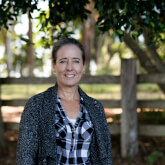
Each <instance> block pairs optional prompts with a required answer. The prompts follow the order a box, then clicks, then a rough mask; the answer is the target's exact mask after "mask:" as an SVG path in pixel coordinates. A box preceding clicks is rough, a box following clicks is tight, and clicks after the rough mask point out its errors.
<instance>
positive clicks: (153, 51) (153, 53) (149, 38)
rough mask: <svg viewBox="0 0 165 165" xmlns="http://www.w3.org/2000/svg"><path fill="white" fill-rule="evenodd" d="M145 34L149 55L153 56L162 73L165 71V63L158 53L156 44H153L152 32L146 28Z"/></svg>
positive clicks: (152, 58)
mask: <svg viewBox="0 0 165 165" xmlns="http://www.w3.org/2000/svg"><path fill="white" fill-rule="evenodd" d="M143 36H144V38H145V45H146V48H147V54H148V56H149V57H150V58H151V60H152V61H153V63H154V65H155V66H156V68H157V69H158V71H159V72H161V73H165V64H164V62H163V60H161V58H160V56H159V54H158V53H157V51H156V46H155V44H154V43H152V44H151V41H152V40H153V35H152V32H149V31H148V30H145V32H144V34H143Z"/></svg>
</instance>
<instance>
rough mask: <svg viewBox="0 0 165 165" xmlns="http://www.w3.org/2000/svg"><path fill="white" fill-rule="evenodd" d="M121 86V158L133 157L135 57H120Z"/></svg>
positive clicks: (135, 147) (135, 142)
mask: <svg viewBox="0 0 165 165" xmlns="http://www.w3.org/2000/svg"><path fill="white" fill-rule="evenodd" d="M121 87H122V100H121V107H122V115H121V154H122V157H123V158H125V157H135V156H136V155H137V154H138V121H137V111H136V109H137V100H136V59H122V61H121Z"/></svg>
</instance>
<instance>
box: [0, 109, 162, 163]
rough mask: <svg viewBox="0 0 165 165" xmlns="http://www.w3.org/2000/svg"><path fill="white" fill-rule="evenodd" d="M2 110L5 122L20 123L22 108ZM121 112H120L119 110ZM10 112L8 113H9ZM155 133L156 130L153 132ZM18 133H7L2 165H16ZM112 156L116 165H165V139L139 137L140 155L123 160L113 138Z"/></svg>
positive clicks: (0, 152)
mask: <svg viewBox="0 0 165 165" xmlns="http://www.w3.org/2000/svg"><path fill="white" fill-rule="evenodd" d="M4 110H5V109H2V114H3V118H4V120H5V121H12V122H13V121H17V122H18V121H19V120H20V115H21V111H22V108H21V107H20V108H18V107H17V110H15V113H14V112H13V110H9V109H8V111H6V113H4ZM118 111H120V110H118ZM7 112H8V113H7ZM107 116H108V114H107ZM153 131H154V130H153ZM17 138H18V131H14V130H8V131H5V147H4V148H3V149H0V165H15V164H16V163H15V155H16V143H17ZM111 141H112V156H113V164H114V165H165V137H142V136H140V137H139V155H138V156H137V157H136V158H134V159H131V158H127V159H122V158H121V154H120V136H119V135H115V136H114V135H113V136H112V140H111Z"/></svg>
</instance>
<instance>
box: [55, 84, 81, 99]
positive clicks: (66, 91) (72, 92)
mask: <svg viewBox="0 0 165 165" xmlns="http://www.w3.org/2000/svg"><path fill="white" fill-rule="evenodd" d="M57 94H58V96H59V97H60V98H61V99H63V100H66V101H73V100H79V99H80V95H79V92H78V86H76V87H69V88H64V87H61V86H58V91H57Z"/></svg>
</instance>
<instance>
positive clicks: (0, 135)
mask: <svg viewBox="0 0 165 165" xmlns="http://www.w3.org/2000/svg"><path fill="white" fill-rule="evenodd" d="M1 107H2V104H1V78H0V148H2V147H4V145H5V141H4V126H3V120H2V113H1Z"/></svg>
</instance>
